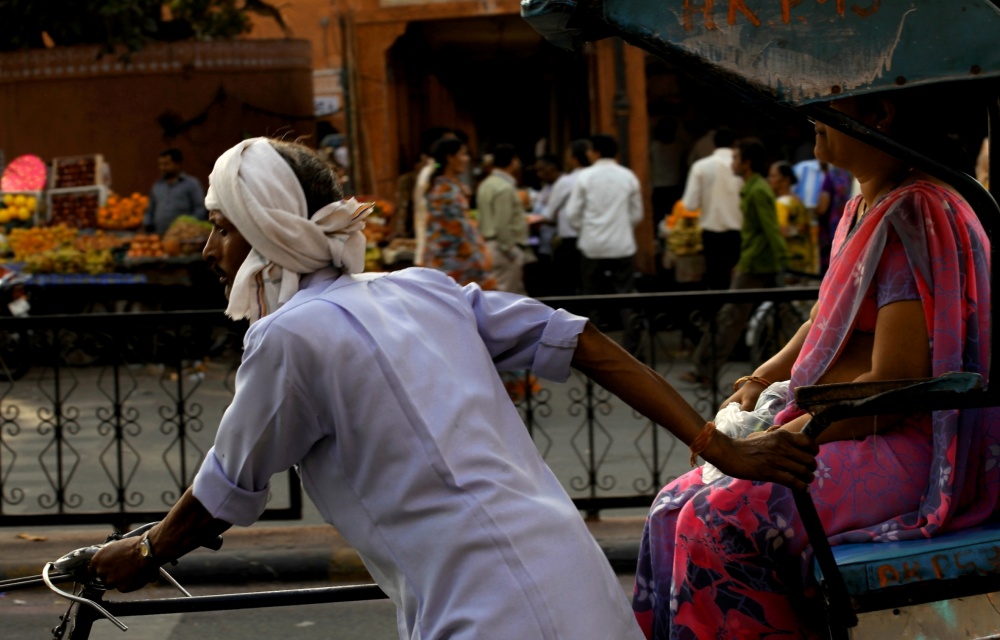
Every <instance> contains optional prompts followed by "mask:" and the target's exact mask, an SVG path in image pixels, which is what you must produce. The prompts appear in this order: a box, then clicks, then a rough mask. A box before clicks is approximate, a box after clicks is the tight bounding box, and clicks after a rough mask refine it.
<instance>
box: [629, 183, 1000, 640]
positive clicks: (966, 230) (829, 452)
mask: <svg viewBox="0 0 1000 640" xmlns="http://www.w3.org/2000/svg"><path fill="white" fill-rule="evenodd" d="M859 202H860V199H857V200H855V201H853V202H852V203H851V204H850V205H849V206H848V207H847V210H846V211H845V213H844V218H843V220H842V221H841V224H840V226H839V227H838V229H837V234H836V236H835V239H834V246H833V259H832V261H831V266H830V271H829V273H828V274H827V276H826V278H825V279H824V281H823V284H822V286H821V288H820V300H821V306H820V310H819V313H818V316H817V318H816V320H815V322H814V323H813V326H812V329H811V330H810V332H809V333H808V335H807V337H806V341H805V344H804V346H803V348H802V350H801V352H800V354H799V357H798V360H797V361H796V363H795V366H794V367H793V369H792V379H791V390H790V391H789V400H788V403H787V405H786V408H785V410H784V411H782V413H780V414H779V415H778V416H777V418H776V421H777V422H778V423H785V422H787V421H789V420H790V419H792V418H793V417H795V416H797V415H801V413H802V412H801V410H799V409H798V408H797V407H796V406H795V404H794V401H793V400H792V398H793V395H792V394H793V392H794V389H795V388H796V387H798V386H800V385H809V384H814V383H815V382H816V381H817V380H818V379H819V378H820V376H821V375H822V374H823V373H824V372H825V371H826V370H827V369H828V367H829V366H830V365H831V364H832V363H833V362H834V361H835V359H836V358H837V356H838V354H839V352H840V348H841V347H842V346H843V344H844V343H845V341H846V340H847V338H848V337H849V336H850V333H851V331H853V330H854V327H855V325H856V321H857V315H858V310H859V308H860V306H861V303H862V301H863V299H864V298H865V294H866V292H867V291H868V289H869V287H870V286H871V285H872V282H873V281H874V279H875V272H876V270H877V268H878V266H879V264H880V262H881V258H882V255H883V250H884V249H885V247H886V243H887V238H889V236H890V234H889V230H890V228H891V229H892V230H893V231H894V232H895V234H896V235H898V238H899V240H900V241H901V242H902V245H903V248H904V249H905V255H906V258H907V260H906V261H902V264H903V265H905V266H904V267H903V268H909V269H912V276H913V278H914V279H915V280H916V285H917V288H918V290H919V292H920V298H921V301H922V304H923V308H924V315H925V319H926V321H927V326H928V333H929V336H930V347H931V357H932V369H933V374H934V375H940V374H943V373H946V372H949V371H972V372H978V373H981V374H983V375H984V376H985V375H986V370H985V368H986V367H987V366H988V363H989V341H988V340H987V339H986V338H987V336H989V327H988V323H989V308H990V290H989V274H990V270H989V262H988V260H989V258H988V256H989V242H988V240H987V238H986V235H985V233H984V232H983V229H982V227H981V226H980V225H979V223H978V221H977V220H976V218H975V214H974V213H973V212H972V211H971V210H970V209H969V207H968V205H966V204H965V203H964V202H963V201H962V200H960V199H959V198H958V197H957V196H955V195H954V194H952V193H951V192H949V191H947V190H945V189H943V188H941V187H938V186H935V185H933V184H931V183H928V182H922V181H918V182H917V183H915V184H913V185H910V186H907V187H904V188H900V189H897V190H896V191H894V192H892V193H890V194H889V195H888V196H887V197H885V198H883V199H882V200H881V201H879V202H878V203H877V204H876V205H875V206H874V207H873V208H872V209H871V211H869V212H868V214H867V215H865V216H864V217H861V218H860V219H858V220H857V222H855V218H856V217H857V216H858V210H859ZM893 264H900V262H898V261H897V262H895V263H893ZM980 337H982V339H980ZM998 453H1000V415H998V411H997V409H996V408H989V409H978V410H963V411H961V412H959V411H938V412H934V413H933V414H931V417H930V418H927V417H924V418H922V419H921V418H915V419H911V420H908V421H907V422H906V424H905V425H904V426H902V427H900V428H897V429H895V430H892V431H888V432H886V433H884V434H883V433H878V434H873V435H872V436H869V437H867V438H865V439H864V440H860V441H854V440H852V441H839V442H832V443H829V444H826V445H824V446H823V447H822V448H821V450H820V454H819V455H818V456H817V470H816V474H815V480H814V481H813V485H812V487H811V493H812V495H813V499H814V501H815V503H816V507H817V510H818V511H819V515H820V519H821V520H822V521H823V524H824V527H825V529H826V531H827V533H828V534H829V535H830V536H831V542H832V543H833V544H842V543H847V542H869V541H890V540H903V539H913V538H920V537H929V536H931V535H934V534H935V533H939V532H943V531H946V530H949V529H959V528H964V527H969V526H974V525H976V524H979V523H981V522H984V521H986V520H989V519H991V518H994V517H995V516H996V514H997V512H998V496H1000V468H998V467H1000V465H998V464H997V463H998ZM810 558H811V552H810V549H809V546H808V540H807V538H806V535H805V532H804V531H803V529H802V526H801V521H800V519H799V517H798V512H797V510H796V508H795V504H794V501H793V498H792V493H791V491H790V490H789V489H787V488H785V487H783V486H780V485H776V484H770V483H762V482H751V481H747V480H738V479H734V478H729V477H725V476H724V477H722V478H721V479H719V480H717V481H716V482H713V483H710V484H706V483H705V482H704V481H703V480H702V473H701V469H696V470H694V471H691V472H690V473H687V474H685V475H684V476H681V477H680V478H678V479H677V480H675V481H673V482H671V483H670V484H668V485H667V486H666V487H664V488H663V489H662V490H661V491H660V494H659V495H658V496H657V497H656V500H655V501H654V503H653V506H652V508H651V509H650V512H649V516H648V517H647V520H646V528H645V531H644V534H643V540H642V545H641V548H640V553H639V565H638V568H637V571H636V587H635V595H634V598H633V609H634V610H635V613H636V617H637V619H638V621H639V623H640V625H641V626H642V628H643V630H644V631H645V633H646V635H647V637H649V638H813V637H817V635H818V633H819V629H818V628H817V627H816V624H817V621H820V620H822V615H819V614H816V613H814V612H815V609H814V606H815V603H816V598H815V594H814V593H813V590H812V589H813V587H812V585H811V584H810V583H809V582H808V581H807V580H806V570H807V568H808V565H809V561H810Z"/></svg>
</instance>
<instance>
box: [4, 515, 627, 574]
mask: <svg viewBox="0 0 1000 640" xmlns="http://www.w3.org/2000/svg"><path fill="white" fill-rule="evenodd" d="M642 524H643V519H642V518H609V519H604V520H600V521H595V522H588V526H589V527H590V530H591V533H592V534H594V538H595V540H596V541H597V543H598V544H599V545H600V547H601V549H602V550H604V552H605V555H606V556H607V558H608V562H609V563H610V564H611V566H612V568H614V570H615V571H616V572H621V573H631V572H633V571H635V563H636V558H637V557H638V552H639V540H640V538H641V535H642ZM19 535H20V536H23V537H19ZM105 535H106V534H105V533H102V532H99V529H98V528H93V527H91V528H87V529H83V530H72V531H56V532H53V533H41V532H39V531H33V530H27V529H26V530H23V531H18V530H14V529H11V528H3V529H0V580H9V579H13V578H22V577H26V576H34V575H38V574H40V573H41V571H42V567H43V566H44V564H45V563H46V562H50V561H53V560H56V559H58V558H60V557H61V556H63V555H65V554H66V553H69V552H70V551H73V550H74V549H78V548H80V547H86V546H89V545H92V544H96V543H100V542H103V541H104V537H105ZM31 538H44V539H31ZM223 538H224V543H223V545H222V549H220V550H219V551H210V550H207V549H199V550H197V551H194V552H192V553H190V554H188V555H187V556H185V557H184V558H182V559H181V561H180V562H179V563H178V564H177V565H176V566H174V567H169V566H168V567H167V569H168V570H169V571H170V573H171V575H173V576H174V577H175V578H177V580H178V581H179V582H180V583H181V584H208V585H213V584H218V585H226V584H245V583H248V582H263V583H268V582H297V581H331V582H355V583H357V582H371V577H370V576H369V574H368V571H367V570H366V569H365V566H364V564H363V563H362V562H361V558H360V557H359V556H358V554H357V552H356V551H355V550H354V549H353V548H352V547H351V546H350V545H348V544H347V542H346V541H345V540H344V538H343V537H342V536H341V535H340V534H339V533H338V532H337V531H336V530H335V529H334V528H333V527H330V526H326V525H315V526H308V525H305V526H300V525H296V526H282V527H267V526H259V525H255V526H254V527H250V528H234V529H231V530H230V531H228V532H227V533H226V534H225V535H224V536H223Z"/></svg>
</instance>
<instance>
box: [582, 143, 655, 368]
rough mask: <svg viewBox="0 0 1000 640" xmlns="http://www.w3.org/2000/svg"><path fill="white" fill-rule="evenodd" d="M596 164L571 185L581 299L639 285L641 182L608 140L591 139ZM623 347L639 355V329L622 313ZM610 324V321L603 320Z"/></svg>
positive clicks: (625, 311) (628, 313)
mask: <svg viewBox="0 0 1000 640" xmlns="http://www.w3.org/2000/svg"><path fill="white" fill-rule="evenodd" d="M590 145H591V150H590V152H589V155H590V159H591V161H592V164H591V165H590V166H589V167H587V168H586V169H583V170H582V171H580V175H579V176H577V178H576V182H575V183H574V185H573V193H572V194H571V195H570V198H569V204H567V205H566V216H567V217H568V218H569V223H570V225H571V226H573V227H574V228H576V230H577V232H578V233H579V236H578V238H577V243H576V246H577V249H579V250H580V255H581V258H580V278H581V286H580V289H581V292H582V293H583V295H591V296H593V295H601V294H607V293H632V292H633V291H634V290H635V288H634V280H635V249H636V245H635V233H634V228H635V226H636V225H637V224H639V222H640V221H641V220H642V215H643V211H642V190H641V187H640V185H639V179H638V178H636V176H635V174H634V173H632V171H631V170H630V169H628V168H626V167H623V166H621V165H620V164H618V162H617V161H616V160H615V156H617V155H618V142H617V141H616V140H615V139H614V138H613V137H611V136H608V135H596V136H594V137H592V138H591V139H590ZM620 315H621V322H622V328H623V329H624V331H625V337H624V346H625V348H626V349H627V350H628V351H629V352H631V353H636V352H637V349H638V347H639V340H640V337H641V331H640V327H638V326H637V324H636V322H635V318H634V316H633V314H632V311H631V310H630V309H622V310H621V313H620ZM605 321H606V319H605Z"/></svg>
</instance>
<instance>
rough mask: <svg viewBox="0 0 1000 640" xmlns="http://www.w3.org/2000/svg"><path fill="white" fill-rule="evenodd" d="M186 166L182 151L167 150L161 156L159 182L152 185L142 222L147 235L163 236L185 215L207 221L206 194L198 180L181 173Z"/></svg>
mask: <svg viewBox="0 0 1000 640" xmlns="http://www.w3.org/2000/svg"><path fill="white" fill-rule="evenodd" d="M183 162H184V155H183V154H182V153H181V151H180V149H166V150H164V151H163V152H162V153H160V157H159V167H160V179H159V180H157V181H156V182H155V183H153V188H152V189H151V190H150V193H149V206H148V207H147V208H146V215H145V217H144V218H143V221H142V222H143V226H144V227H145V229H146V231H150V232H153V233H158V234H160V235H163V234H164V233H166V232H167V229H169V228H170V224H171V223H172V222H173V221H174V220H176V219H177V218H178V217H180V216H183V215H190V216H194V217H195V218H198V219H199V220H207V219H208V214H207V212H206V211H205V191H204V189H202V187H201V183H200V182H198V179H197V178H195V177H194V176H191V175H188V174H186V173H184V172H183V171H182V170H181V164H182V163H183Z"/></svg>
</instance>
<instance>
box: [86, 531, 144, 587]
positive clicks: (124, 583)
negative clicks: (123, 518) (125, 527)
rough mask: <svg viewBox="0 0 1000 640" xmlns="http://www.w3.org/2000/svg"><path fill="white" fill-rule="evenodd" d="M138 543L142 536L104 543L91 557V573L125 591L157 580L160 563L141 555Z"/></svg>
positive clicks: (108, 584)
mask: <svg viewBox="0 0 1000 640" xmlns="http://www.w3.org/2000/svg"><path fill="white" fill-rule="evenodd" d="M139 543H140V538H139V537H132V538H125V539H123V540H116V541H114V542H109V543H108V544H106V545H104V546H103V547H102V548H101V550H100V551H98V552H97V553H96V554H94V557H93V558H92V559H91V561H90V574H91V575H92V576H94V577H96V578H99V579H100V580H101V581H102V582H103V583H104V585H105V586H106V587H108V588H109V589H118V590H119V591H121V592H123V593H127V592H129V591H135V590H137V589H141V588H142V587H144V586H146V585H147V584H149V583H150V582H152V581H153V580H156V578H157V574H158V572H159V568H160V565H159V564H158V563H157V561H155V560H150V559H149V558H146V557H144V556H143V555H142V553H141V551H140V549H139Z"/></svg>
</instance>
